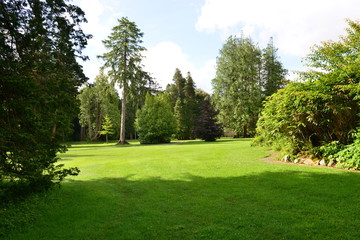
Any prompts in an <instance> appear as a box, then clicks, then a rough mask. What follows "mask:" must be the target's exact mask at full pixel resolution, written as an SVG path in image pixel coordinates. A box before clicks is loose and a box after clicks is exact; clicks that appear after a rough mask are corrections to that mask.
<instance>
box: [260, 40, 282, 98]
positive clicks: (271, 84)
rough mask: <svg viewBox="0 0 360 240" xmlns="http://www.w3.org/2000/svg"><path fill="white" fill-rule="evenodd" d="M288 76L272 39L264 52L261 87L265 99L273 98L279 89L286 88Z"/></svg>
mask: <svg viewBox="0 0 360 240" xmlns="http://www.w3.org/2000/svg"><path fill="white" fill-rule="evenodd" d="M286 74H287V70H286V69H284V67H283V66H282V63H281V62H280V61H279V56H278V55H277V49H276V48H275V46H274V43H273V39H272V38H270V41H269V43H268V45H267V47H266V48H265V49H263V51H262V70H261V79H262V82H261V86H262V90H263V98H266V97H268V96H271V95H272V94H273V93H275V92H276V91H277V90H278V89H280V88H284V87H285V84H286V81H285V76H286Z"/></svg>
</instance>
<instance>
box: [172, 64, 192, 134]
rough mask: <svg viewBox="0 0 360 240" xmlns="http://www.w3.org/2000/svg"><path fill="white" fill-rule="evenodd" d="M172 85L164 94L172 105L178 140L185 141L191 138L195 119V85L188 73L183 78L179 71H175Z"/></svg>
mask: <svg viewBox="0 0 360 240" xmlns="http://www.w3.org/2000/svg"><path fill="white" fill-rule="evenodd" d="M173 81H174V83H173V84H171V85H168V86H167V90H166V92H167V93H168V94H169V95H170V99H171V102H172V104H173V109H174V114H175V119H176V123H177V133H176V136H177V138H178V139H181V140H185V139H191V138H193V136H192V134H191V128H192V126H193V125H194V121H193V118H194V117H195V108H196V106H195V104H196V103H195V101H196V100H195V83H194V81H193V79H192V77H191V74H190V72H188V74H187V77H186V78H184V77H183V76H182V74H181V72H180V70H179V69H176V71H175V74H174V78H173Z"/></svg>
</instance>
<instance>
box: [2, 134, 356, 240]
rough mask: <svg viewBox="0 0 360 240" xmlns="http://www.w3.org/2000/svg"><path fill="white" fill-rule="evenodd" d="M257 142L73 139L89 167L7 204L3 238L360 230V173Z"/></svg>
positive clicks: (81, 163) (341, 234) (348, 235)
mask: <svg viewBox="0 0 360 240" xmlns="http://www.w3.org/2000/svg"><path fill="white" fill-rule="evenodd" d="M250 143H251V142H250V141H249V140H244V139H239V140H234V139H224V140H220V141H217V142H215V143H204V142H199V141H198V142H189V143H181V144H176V145H153V146H137V147H136V146H135V147H117V146H115V145H114V144H92V145H79V144H77V145H73V147H71V148H70V149H69V151H68V152H67V153H65V154H62V155H61V158H62V160H61V162H62V163H64V164H65V165H66V166H78V167H79V168H80V169H81V173H80V175H79V176H77V177H72V178H67V180H65V181H64V182H63V183H62V186H61V187H60V188H56V189H54V190H52V191H51V192H48V193H46V194H41V195H36V196H32V197H31V198H30V199H28V200H27V201H25V202H21V203H18V204H16V205H12V206H8V208H7V209H2V211H1V215H0V217H1V218H3V219H2V223H3V224H2V226H3V228H2V230H3V231H6V234H5V235H3V238H2V239H11V240H20V239H24V240H25V239H26V240H31V239H34V240H41V239H44V240H45V239H46V240H52V239H63V240H70V239H74V240H75V239H76V240H80V239H84V240H90V239H94V240H95V239H105V240H107V239H111V240H114V239H131V240H132V239H144V240H152V239H154V240H158V239H164V240H165V239H166V240H172V239H206V240H209V239H216V240H220V239H234V240H239V239H241V240H242V239H262V240H263V239H266V240H267V239H291V240H294V239H321V240H322V239H331V240H333V239H360V227H359V226H360V216H359V212H360V191H359V189H360V173H358V172H348V171H342V170H336V169H328V168H316V167H305V166H297V165H287V164H274V163H267V162H263V161H261V160H260V159H262V158H264V157H265V156H267V152H266V149H264V148H260V147H250ZM132 145H136V144H135V143H132ZM0 225H1V223H0ZM4 226H5V227H4ZM0 238H1V237H0Z"/></svg>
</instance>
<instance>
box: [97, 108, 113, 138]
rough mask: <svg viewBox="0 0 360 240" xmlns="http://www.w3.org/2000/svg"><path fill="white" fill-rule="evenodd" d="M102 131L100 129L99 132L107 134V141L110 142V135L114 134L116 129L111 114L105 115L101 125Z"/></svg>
mask: <svg viewBox="0 0 360 240" xmlns="http://www.w3.org/2000/svg"><path fill="white" fill-rule="evenodd" d="M101 128H102V129H101V131H99V133H100V134H101V135H105V136H106V143H108V135H112V134H114V129H113V124H112V122H111V119H110V117H109V115H107V114H106V115H105V117H104V122H103V124H102V125H101Z"/></svg>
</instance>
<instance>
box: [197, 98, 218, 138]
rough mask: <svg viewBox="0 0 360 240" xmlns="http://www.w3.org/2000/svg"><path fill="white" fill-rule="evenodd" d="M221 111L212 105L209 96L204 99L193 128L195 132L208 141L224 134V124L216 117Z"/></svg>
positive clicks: (198, 136)
mask: <svg viewBox="0 0 360 240" xmlns="http://www.w3.org/2000/svg"><path fill="white" fill-rule="evenodd" d="M218 114H219V111H216V110H215V109H214V107H213V106H212V104H211V102H210V99H209V97H206V98H204V99H203V101H202V104H201V105H200V114H199V116H198V117H196V118H195V119H194V120H195V125H194V126H193V128H192V131H193V134H194V135H195V136H196V137H197V138H201V139H203V140H205V141H207V142H211V141H216V139H217V138H220V137H221V136H222V134H223V128H222V124H220V123H218V120H217V119H216V117H217V115H218Z"/></svg>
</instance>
